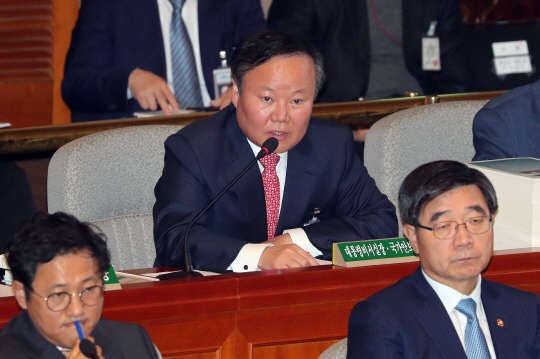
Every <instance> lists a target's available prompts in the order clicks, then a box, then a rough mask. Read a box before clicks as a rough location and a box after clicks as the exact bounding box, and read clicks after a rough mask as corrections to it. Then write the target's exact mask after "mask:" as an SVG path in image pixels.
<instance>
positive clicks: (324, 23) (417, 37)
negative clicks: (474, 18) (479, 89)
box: [268, 0, 469, 102]
mask: <svg viewBox="0 0 540 359" xmlns="http://www.w3.org/2000/svg"><path fill="white" fill-rule="evenodd" d="M432 22H436V23H435V25H433V29H432V32H433V33H432V34H429V35H433V36H431V37H437V38H439V44H440V69H438V70H437V69H423V66H422V38H423V37H427V35H428V32H430V26H431V24H432ZM268 26H269V27H270V28H277V29H280V30H282V31H286V32H293V33H295V34H299V35H301V36H303V37H305V38H306V39H308V40H310V41H311V42H312V43H313V44H314V45H315V46H316V47H317V49H318V50H319V51H320V52H321V53H322V55H323V57H324V59H325V69H326V72H327V81H326V84H325V86H324V87H323V89H322V90H321V92H320V94H319V97H318V101H319V102H340V101H355V100H358V99H369V100H372V99H380V98H390V97H403V96H404V95H405V92H416V93H418V94H444V93H459V92H465V91H466V90H467V89H468V88H469V84H468V79H469V76H468V74H467V66H466V63H465V58H464V53H463V51H462V50H463V45H464V40H465V37H464V36H465V32H464V30H465V28H464V26H463V23H462V15H461V9H460V4H459V1H456V0H430V1H427V0H407V1H401V2H396V1H389V0H362V1H356V0H313V1H308V0H296V1H292V2H291V1H287V0H273V1H272V5H271V7H270V12H269V15H268Z"/></svg>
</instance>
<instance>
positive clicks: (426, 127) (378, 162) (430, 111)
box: [364, 101, 487, 233]
mask: <svg viewBox="0 0 540 359" xmlns="http://www.w3.org/2000/svg"><path fill="white" fill-rule="evenodd" d="M486 102H487V101H456V102H446V103H438V104H433V105H426V106H420V107H413V108H409V109H407V110H403V111H399V112H396V113H394V114H391V115H389V116H387V117H385V118H383V119H381V120H380V121H377V122H376V123H375V124H374V125H373V126H372V127H371V129H370V130H369V132H368V135H367V137H366V144H365V150H364V164H365V166H366V168H367V170H368V172H369V174H370V175H371V177H373V179H374V180H375V182H376V183H377V187H378V188H379V189H380V190H381V192H383V193H384V194H386V195H387V196H388V199H390V201H391V202H392V203H393V204H394V205H395V206H396V211H397V206H398V201H397V197H398V192H399V187H400V186H401V183H402V182H403V180H404V179H405V177H406V176H407V175H408V174H409V173H410V172H411V171H412V170H414V169H415V168H416V167H418V166H420V165H422V164H424V163H427V162H431V161H436V160H454V161H461V162H470V161H471V160H472V158H473V156H474V147H473V142H472V138H473V136H472V122H473V119H474V116H475V115H476V113H477V112H478V111H479V110H480V109H481V108H482V107H483V106H484V104H485V103H486ZM397 214H398V218H399V213H397ZM400 233H401V220H400Z"/></svg>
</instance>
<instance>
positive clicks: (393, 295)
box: [347, 268, 540, 359]
mask: <svg viewBox="0 0 540 359" xmlns="http://www.w3.org/2000/svg"><path fill="white" fill-rule="evenodd" d="M482 304H483V305H484V311H485V313H486V317H487V321H488V325H489V331H490V332H491V338H492V340H493V346H494V348H495V354H496V355H497V358H498V359H506V358H519V359H528V358H530V359H533V358H534V359H537V358H539V357H540V298H539V297H538V296H537V295H536V294H533V293H529V292H524V291H521V290H518V289H515V288H512V287H509V286H506V285H503V284H499V283H495V282H492V281H489V280H487V279H485V278H482ZM497 319H501V320H502V321H503V322H504V326H503V327H501V326H499V325H498V324H497ZM347 358H350V359H353V358H355V359H356V358H370V359H374V358H381V359H383V358H384V359H387V358H410V359H413V358H414V359H421V358H425V359H428V358H429V359H443V358H444V359H467V356H466V354H465V350H464V349H463V345H462V344H461V341H460V340H459V337H458V334H457V332H456V330H455V328H454V325H453V324H452V321H451V319H450V317H449V316H448V312H447V311H446V309H445V308H444V306H443V304H442V302H441V301H440V299H439V297H438V296H437V293H435V291H434V290H433V288H432V287H431V286H430V285H429V283H428V282H427V281H426V279H425V278H424V275H423V274H422V272H421V270H420V268H418V269H417V270H416V272H415V273H414V274H413V275H411V276H409V277H405V278H403V279H401V280H400V281H399V282H397V283H396V284H394V285H392V286H390V287H388V288H386V289H384V290H382V291H380V292H378V293H376V294H374V295H372V296H371V297H369V298H368V299H366V300H364V301H362V302H360V303H358V304H357V305H356V306H355V307H354V308H353V310H352V312H351V316H350V318H349V340H348V350H347Z"/></svg>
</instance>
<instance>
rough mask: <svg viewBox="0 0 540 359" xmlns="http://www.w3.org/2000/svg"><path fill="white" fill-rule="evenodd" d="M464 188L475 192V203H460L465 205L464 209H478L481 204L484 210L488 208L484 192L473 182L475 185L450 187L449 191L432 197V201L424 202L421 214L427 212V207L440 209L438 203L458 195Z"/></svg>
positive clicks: (429, 209)
mask: <svg viewBox="0 0 540 359" xmlns="http://www.w3.org/2000/svg"><path fill="white" fill-rule="evenodd" d="M464 189H469V190H471V191H469V193H474V200H473V202H474V203H471V202H467V201H462V202H460V204H462V205H463V208H464V209H470V210H478V206H480V207H482V211H484V208H488V205H487V202H486V199H485V198H484V195H483V193H482V192H481V191H480V188H479V187H478V186H477V185H475V184H473V185H465V186H458V187H454V188H452V189H449V190H448V191H445V192H443V193H441V194H439V195H437V196H436V197H434V198H432V199H431V200H430V201H428V202H426V203H424V204H423V205H422V209H421V211H420V215H421V216H422V215H425V214H427V213H426V209H428V211H430V212H433V211H434V210H438V209H436V208H435V206H436V205H437V204H439V203H443V201H444V199H448V198H452V197H454V196H457V195H458V191H460V190H464ZM443 207H444V206H443ZM439 209H440V208H439Z"/></svg>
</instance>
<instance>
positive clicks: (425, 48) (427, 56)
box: [422, 37, 441, 71]
mask: <svg viewBox="0 0 540 359" xmlns="http://www.w3.org/2000/svg"><path fill="white" fill-rule="evenodd" d="M422 70H424V71H440V70H441V49H440V46H439V38H438V37H423V38H422Z"/></svg>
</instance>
